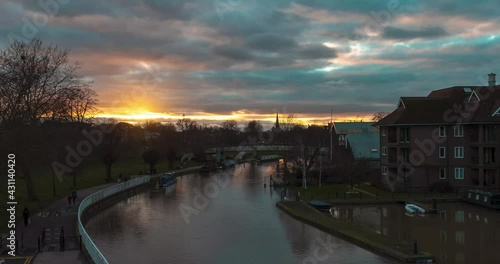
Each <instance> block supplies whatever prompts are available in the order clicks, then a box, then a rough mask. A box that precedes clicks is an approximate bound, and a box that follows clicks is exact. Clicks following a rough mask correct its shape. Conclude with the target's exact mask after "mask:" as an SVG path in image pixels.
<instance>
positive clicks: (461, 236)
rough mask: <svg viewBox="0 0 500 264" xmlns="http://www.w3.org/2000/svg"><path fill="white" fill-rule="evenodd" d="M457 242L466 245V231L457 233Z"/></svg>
mask: <svg viewBox="0 0 500 264" xmlns="http://www.w3.org/2000/svg"><path fill="white" fill-rule="evenodd" d="M455 242H456V243H457V244H460V245H463V244H464V243H465V232H464V231H456V232H455Z"/></svg>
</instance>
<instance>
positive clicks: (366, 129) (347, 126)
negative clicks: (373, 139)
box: [333, 122, 378, 135]
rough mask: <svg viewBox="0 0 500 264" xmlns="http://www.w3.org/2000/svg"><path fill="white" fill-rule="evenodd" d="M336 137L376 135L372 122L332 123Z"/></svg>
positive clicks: (376, 130) (376, 131)
mask: <svg viewBox="0 0 500 264" xmlns="http://www.w3.org/2000/svg"><path fill="white" fill-rule="evenodd" d="M333 127H334V129H335V133H336V134H337V135H350V134H359V133H378V129H377V128H376V127H374V126H373V122H333Z"/></svg>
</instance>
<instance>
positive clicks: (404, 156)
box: [401, 148, 410, 163]
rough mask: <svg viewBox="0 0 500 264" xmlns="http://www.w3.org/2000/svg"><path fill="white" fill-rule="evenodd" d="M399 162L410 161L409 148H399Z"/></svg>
mask: <svg viewBox="0 0 500 264" xmlns="http://www.w3.org/2000/svg"><path fill="white" fill-rule="evenodd" d="M401 162H403V163H408V162H410V149H409V148H401Z"/></svg>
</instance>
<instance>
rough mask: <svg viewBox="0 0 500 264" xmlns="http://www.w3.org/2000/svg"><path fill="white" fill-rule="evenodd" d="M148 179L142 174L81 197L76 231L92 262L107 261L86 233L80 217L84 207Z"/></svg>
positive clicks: (105, 263) (148, 178)
mask: <svg viewBox="0 0 500 264" xmlns="http://www.w3.org/2000/svg"><path fill="white" fill-rule="evenodd" d="M149 180H150V177H149V176H144V177H140V178H136V179H133V180H130V181H127V182H123V183H120V184H117V185H113V186H111V187H108V188H106V189H104V190H101V191H98V192H96V193H94V194H91V195H90V196H88V197H87V198H85V199H83V201H82V202H81V203H80V207H79V208H78V220H77V221H78V222H77V225H78V232H79V233H80V236H81V237H82V238H81V239H82V240H81V241H82V243H83V246H84V247H85V250H87V253H88V254H89V255H90V258H91V259H92V261H94V263H98V264H99V263H103V264H107V263H108V261H107V260H106V258H105V257H104V255H103V254H102V253H101V251H99V249H98V248H97V246H96V245H95V244H94V241H92V239H91V238H90V236H89V234H87V231H86V230H85V228H84V227H83V224H82V219H81V217H82V214H83V212H84V211H85V209H87V208H88V207H90V206H91V205H92V204H94V203H96V202H98V201H101V200H103V199H105V198H106V197H109V196H111V195H114V194H116V193H119V192H122V191H125V190H127V189H130V188H133V187H136V186H139V185H142V184H145V183H148V182H149Z"/></svg>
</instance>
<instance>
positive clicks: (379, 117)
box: [372, 112, 390, 122]
mask: <svg viewBox="0 0 500 264" xmlns="http://www.w3.org/2000/svg"><path fill="white" fill-rule="evenodd" d="M388 114H390V113H389V112H377V113H374V114H373V117H372V121H374V122H378V121H380V120H382V119H383V118H384V117H386V116H387V115H388Z"/></svg>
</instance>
